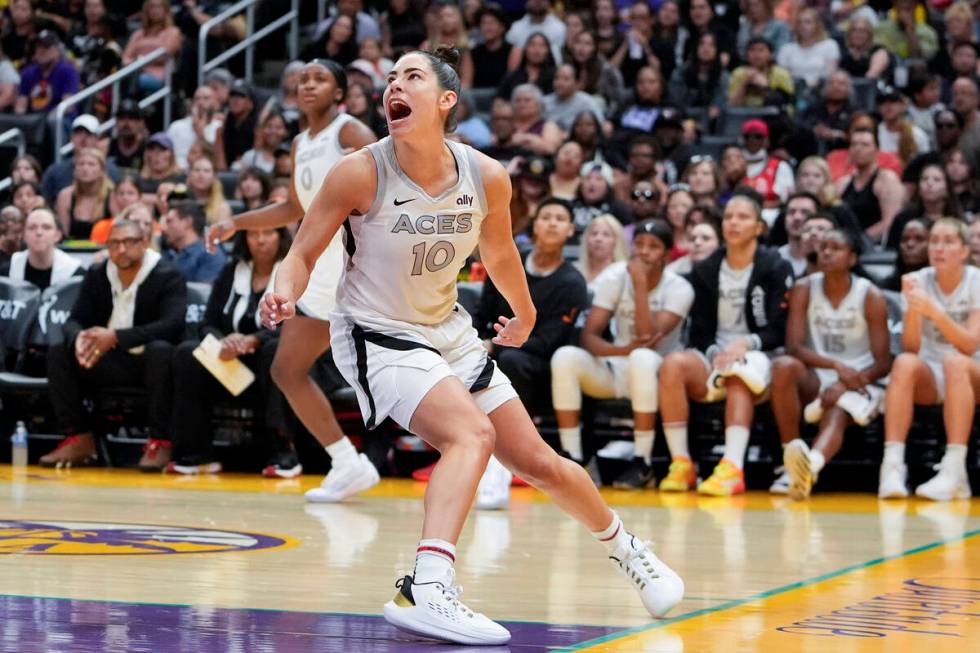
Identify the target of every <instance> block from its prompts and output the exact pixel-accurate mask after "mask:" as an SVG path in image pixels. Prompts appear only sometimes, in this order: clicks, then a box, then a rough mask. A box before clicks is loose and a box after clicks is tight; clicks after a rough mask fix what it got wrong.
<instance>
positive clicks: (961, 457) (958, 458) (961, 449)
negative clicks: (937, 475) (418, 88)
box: [943, 444, 966, 468]
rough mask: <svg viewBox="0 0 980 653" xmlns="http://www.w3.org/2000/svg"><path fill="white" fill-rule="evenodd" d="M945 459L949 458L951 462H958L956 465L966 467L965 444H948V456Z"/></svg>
mask: <svg viewBox="0 0 980 653" xmlns="http://www.w3.org/2000/svg"><path fill="white" fill-rule="evenodd" d="M943 457H944V458H949V459H950V460H951V461H954V462H956V464H958V465H960V466H962V467H964V468H965V467H966V445H965V444H947V445H946V455H945V456H943Z"/></svg>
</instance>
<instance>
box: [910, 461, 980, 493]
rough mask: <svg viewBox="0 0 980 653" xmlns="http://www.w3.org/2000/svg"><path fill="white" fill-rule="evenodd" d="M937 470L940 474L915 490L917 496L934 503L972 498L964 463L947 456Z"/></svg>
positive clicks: (936, 467)
mask: <svg viewBox="0 0 980 653" xmlns="http://www.w3.org/2000/svg"><path fill="white" fill-rule="evenodd" d="M935 469H936V470H937V471H938V472H939V473H938V474H936V475H935V476H933V477H932V478H931V479H929V480H928V481H926V482H925V483H923V484H922V485H920V486H919V487H917V488H915V494H916V496H919V497H922V498H924V499H932V500H933V501H952V500H953V499H969V498H970V497H971V496H972V493H971V492H970V479H968V478H967V476H966V466H965V465H964V464H963V463H962V462H960V461H954V460H952V459H950V457H949V454H946V455H945V456H943V459H942V461H940V463H939V464H938V465H936V466H935Z"/></svg>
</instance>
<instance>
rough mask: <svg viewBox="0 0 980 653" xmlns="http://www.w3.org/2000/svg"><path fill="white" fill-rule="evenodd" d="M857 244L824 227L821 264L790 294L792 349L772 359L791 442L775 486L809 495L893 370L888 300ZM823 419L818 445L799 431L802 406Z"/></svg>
mask: <svg viewBox="0 0 980 653" xmlns="http://www.w3.org/2000/svg"><path fill="white" fill-rule="evenodd" d="M857 261H858V250H857V245H856V243H855V242H854V239H853V237H852V236H850V235H849V234H848V233H846V232H844V231H841V230H834V231H831V232H830V233H828V234H826V235H825V236H824V237H823V240H821V242H820V244H819V245H818V248H817V266H818V267H819V270H820V271H819V272H815V273H814V274H811V275H810V276H808V277H804V278H803V279H801V280H800V281H798V282H797V283H796V286H795V287H794V288H793V291H792V292H791V293H790V298H789V321H788V322H787V325H786V351H787V353H788V354H789V355H787V356H779V357H778V358H776V359H775V360H774V361H773V364H772V397H771V400H770V405H771V406H772V412H773V416H774V417H775V419H776V426H777V427H778V428H779V437H780V440H781V441H782V443H783V446H784V447H785V449H784V451H783V466H784V467H785V469H786V473H785V478H782V477H781V478H780V479H779V480H777V482H776V483H775V484H773V487H772V488H770V490H771V491H773V492H783V493H785V492H788V493H789V495H790V496H791V497H792V498H793V499H796V500H801V499H805V498H806V497H808V496H809V495H810V489H811V488H812V487H813V484H814V483H815V482H816V479H817V475H818V474H819V473H820V470H821V469H822V468H823V466H824V464H826V462H827V461H829V460H830V459H831V458H833V456H834V454H836V453H837V452H838V451H839V450H840V447H841V444H842V443H843V441H844V431H845V430H846V429H847V427H848V426H850V425H851V424H853V423H857V424H860V425H862V426H864V425H867V424H868V423H869V422H870V421H871V420H872V419H873V418H874V417H875V416H876V415H877V414H878V411H879V409H880V407H881V403H882V401H883V400H884V398H885V391H884V389H883V388H882V387H880V386H879V385H877V383H878V381H879V380H880V379H881V378H883V377H884V376H885V375H886V374H888V368H889V366H890V364H891V355H890V353H889V349H888V348H889V344H890V341H889V334H888V308H887V306H886V305H885V298H884V296H883V295H882V294H881V291H879V290H878V289H877V288H875V286H874V285H873V284H872V283H871V282H870V281H868V280H867V279H865V278H864V277H859V276H857V275H855V274H854V273H853V272H852V270H853V268H854V266H855V265H857ZM804 405H806V411H805V412H804V417H805V419H806V421H807V422H810V423H816V422H819V423H820V430H819V433H818V435H817V438H816V440H815V441H814V445H813V450H812V451H811V450H810V449H809V447H807V445H806V443H805V442H804V441H803V440H802V439H800V413H801V411H802V410H803V409H802V406H804Z"/></svg>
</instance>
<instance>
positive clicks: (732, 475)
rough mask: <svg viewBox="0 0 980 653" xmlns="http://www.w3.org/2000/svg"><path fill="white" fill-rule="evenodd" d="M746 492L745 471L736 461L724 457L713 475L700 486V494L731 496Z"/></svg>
mask: <svg viewBox="0 0 980 653" xmlns="http://www.w3.org/2000/svg"><path fill="white" fill-rule="evenodd" d="M744 492H745V473H744V472H743V471H742V470H741V469H739V468H738V467H736V466H735V464H734V463H732V462H729V461H727V460H725V459H724V458H722V460H721V462H720V463H718V465H716V466H715V469H714V471H713V472H712V473H711V476H710V477H709V478H708V479H707V480H705V481H704V482H702V483H701V485H699V486H698V494H707V495H709V496H713V497H730V496H732V495H735V494H743V493H744Z"/></svg>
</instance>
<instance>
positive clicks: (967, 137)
mask: <svg viewBox="0 0 980 653" xmlns="http://www.w3.org/2000/svg"><path fill="white" fill-rule="evenodd" d="M952 105H953V111H955V112H956V113H957V115H959V117H960V119H961V120H962V124H963V127H962V131H963V134H962V136H960V149H962V150H963V153H964V154H966V156H967V159H969V161H970V166H972V167H973V168H980V90H978V88H977V82H976V80H974V79H973V78H971V77H959V78H957V80H956V81H955V82H953V102H952Z"/></svg>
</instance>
